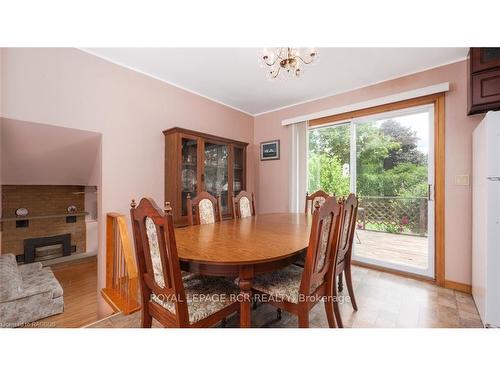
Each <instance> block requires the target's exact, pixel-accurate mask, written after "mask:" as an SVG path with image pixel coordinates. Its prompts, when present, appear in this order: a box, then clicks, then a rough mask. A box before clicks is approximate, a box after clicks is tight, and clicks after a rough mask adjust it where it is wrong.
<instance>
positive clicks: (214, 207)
mask: <svg viewBox="0 0 500 375" xmlns="http://www.w3.org/2000/svg"><path fill="white" fill-rule="evenodd" d="M186 203H187V216H188V223H189V225H200V224H213V223H215V222H216V221H222V213H221V210H220V206H221V204H220V197H217V198H215V197H214V196H213V195H211V194H210V193H208V192H206V191H202V192H201V193H199V194H198V195H197V196H196V197H195V198H191V195H190V194H188V195H187V200H186Z"/></svg>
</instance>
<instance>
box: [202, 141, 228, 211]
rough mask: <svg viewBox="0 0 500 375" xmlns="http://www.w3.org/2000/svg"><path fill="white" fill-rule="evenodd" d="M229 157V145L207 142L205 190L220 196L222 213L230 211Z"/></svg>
mask: <svg viewBox="0 0 500 375" xmlns="http://www.w3.org/2000/svg"><path fill="white" fill-rule="evenodd" d="M228 157H229V146H228V145H225V144H217V143H211V142H205V163H204V168H205V171H204V183H205V190H206V191H207V192H209V193H210V194H212V195H213V196H214V197H217V196H220V198H221V211H222V215H225V214H229V213H230V210H229V209H230V207H229V194H228Z"/></svg>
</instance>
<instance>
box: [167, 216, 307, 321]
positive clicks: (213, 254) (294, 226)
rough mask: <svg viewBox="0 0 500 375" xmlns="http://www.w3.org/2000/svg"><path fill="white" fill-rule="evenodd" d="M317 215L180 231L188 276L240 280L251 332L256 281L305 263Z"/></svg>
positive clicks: (243, 318)
mask: <svg viewBox="0 0 500 375" xmlns="http://www.w3.org/2000/svg"><path fill="white" fill-rule="evenodd" d="M311 223H312V216H311V215H309V214H305V213H272V214H263V215H255V216H249V217H246V218H241V219H234V220H223V221H218V222H215V223H213V224H204V225H194V226H187V227H182V228H176V229H175V238H176V243H177V252H178V256H179V260H180V262H181V268H182V269H183V270H184V271H188V272H192V273H195V274H198V275H205V276H219V277H236V278H237V281H238V286H239V289H240V294H239V296H238V297H239V298H238V300H239V302H240V327H242V328H248V327H251V307H252V298H251V297H252V283H253V279H254V277H255V276H257V275H259V274H262V273H265V272H272V271H276V270H278V269H280V268H283V267H286V266H287V265H289V264H292V263H293V262H296V261H297V260H299V259H301V257H302V256H303V253H304V252H305V250H306V248H307V246H308V243H309V233H310V229H311Z"/></svg>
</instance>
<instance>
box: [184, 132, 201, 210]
mask: <svg viewBox="0 0 500 375" xmlns="http://www.w3.org/2000/svg"><path fill="white" fill-rule="evenodd" d="M181 154H182V160H181V184H182V188H181V202H182V216H185V215H187V204H186V197H187V195H188V193H189V194H191V198H194V197H195V196H196V191H197V190H198V180H197V173H198V167H197V165H198V164H197V163H198V140H196V139H192V138H184V137H182V142H181Z"/></svg>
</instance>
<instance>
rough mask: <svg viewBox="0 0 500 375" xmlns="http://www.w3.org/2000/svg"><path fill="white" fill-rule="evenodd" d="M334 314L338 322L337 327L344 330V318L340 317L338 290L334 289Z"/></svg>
mask: <svg viewBox="0 0 500 375" xmlns="http://www.w3.org/2000/svg"><path fill="white" fill-rule="evenodd" d="M333 312H334V314H335V320H336V322H337V327H339V328H344V324H342V317H341V316H340V307H339V302H338V294H337V290H336V289H335V288H333Z"/></svg>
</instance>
